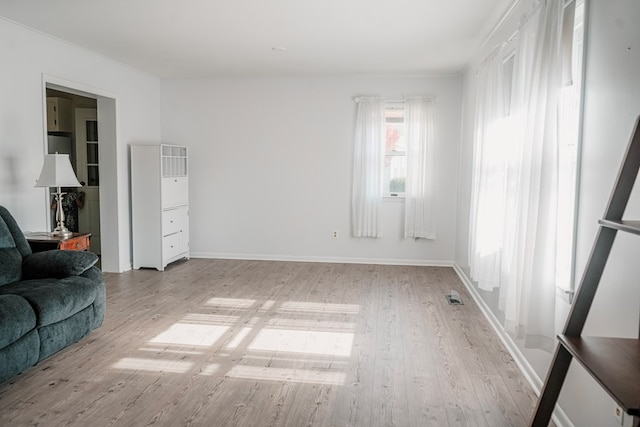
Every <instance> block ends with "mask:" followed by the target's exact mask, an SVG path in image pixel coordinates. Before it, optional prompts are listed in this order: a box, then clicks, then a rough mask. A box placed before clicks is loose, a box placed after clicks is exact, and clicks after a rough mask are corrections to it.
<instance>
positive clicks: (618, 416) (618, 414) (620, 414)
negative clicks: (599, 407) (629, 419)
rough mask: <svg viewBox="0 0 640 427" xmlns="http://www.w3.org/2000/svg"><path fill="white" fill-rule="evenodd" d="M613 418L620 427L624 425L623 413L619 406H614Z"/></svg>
mask: <svg viewBox="0 0 640 427" xmlns="http://www.w3.org/2000/svg"><path fill="white" fill-rule="evenodd" d="M613 416H614V417H616V420H618V422H619V423H620V425H621V426H623V425H624V411H623V410H622V408H621V407H620V406H618V405H615V406H614V407H613Z"/></svg>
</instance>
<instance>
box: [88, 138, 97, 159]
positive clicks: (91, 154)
mask: <svg viewBox="0 0 640 427" xmlns="http://www.w3.org/2000/svg"><path fill="white" fill-rule="evenodd" d="M87 163H94V164H97V163H98V144H93V143H88V144H87Z"/></svg>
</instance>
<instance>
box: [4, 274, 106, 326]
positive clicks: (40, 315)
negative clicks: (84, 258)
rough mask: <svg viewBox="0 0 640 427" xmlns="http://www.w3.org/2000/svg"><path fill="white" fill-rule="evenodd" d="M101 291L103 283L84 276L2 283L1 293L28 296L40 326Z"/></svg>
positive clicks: (85, 303)
mask: <svg viewBox="0 0 640 427" xmlns="http://www.w3.org/2000/svg"><path fill="white" fill-rule="evenodd" d="M101 291H102V284H101V283H99V282H94V281H93V280H91V279H88V278H86V277H82V276H69V277H65V278H64V279H59V280H57V279H35V280H21V281H20V282H16V283H9V284H7V285H4V286H0V295H2V294H4V295H7V294H13V295H19V296H20V297H22V298H24V299H25V300H27V302H28V303H29V305H30V306H31V308H32V309H33V311H34V312H35V314H36V318H37V323H36V326H37V327H38V328H40V327H42V326H46V325H51V324H53V323H56V322H59V321H61V320H64V319H67V318H69V317H71V316H73V315H74V314H76V313H78V312H80V311H82V310H84V309H85V308H87V307H89V306H90V305H91V304H93V303H94V302H95V301H96V299H99V298H100V295H101Z"/></svg>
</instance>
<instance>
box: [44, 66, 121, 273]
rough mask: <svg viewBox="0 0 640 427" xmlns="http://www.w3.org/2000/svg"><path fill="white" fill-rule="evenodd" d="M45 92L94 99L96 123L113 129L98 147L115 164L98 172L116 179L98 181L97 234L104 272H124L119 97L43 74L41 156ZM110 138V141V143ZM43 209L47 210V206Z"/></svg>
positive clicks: (45, 139) (45, 114)
mask: <svg viewBox="0 0 640 427" xmlns="http://www.w3.org/2000/svg"><path fill="white" fill-rule="evenodd" d="M47 88H51V89H55V90H60V91H63V92H67V93H71V94H75V95H80V96H84V97H88V98H92V99H96V101H97V103H98V107H97V110H98V121H102V122H106V123H107V125H112V129H111V131H110V132H108V135H109V136H108V137H107V138H106V139H105V141H104V142H105V144H103V145H102V146H101V147H102V149H103V150H104V149H105V147H109V154H110V156H104V152H103V153H101V154H100V156H101V159H104V158H105V157H111V158H112V159H113V161H114V164H113V165H110V166H109V167H105V168H103V169H101V172H102V173H103V174H104V173H105V172H107V173H113V176H114V178H115V179H114V180H101V182H102V184H101V190H100V227H101V231H100V234H101V237H102V243H103V245H102V269H103V271H105V272H123V271H125V270H124V269H125V268H126V263H127V262H128V261H125V260H121V259H120V258H121V257H120V252H121V250H120V248H122V247H123V245H127V244H129V242H130V241H131V237H130V236H122V232H123V224H125V223H128V222H129V221H130V218H129V215H127V217H126V218H121V216H120V208H121V207H122V202H121V200H120V196H121V194H123V191H126V190H123V189H124V188H125V183H123V182H121V181H122V180H121V179H119V174H118V171H119V168H120V167H122V165H120V164H119V163H118V159H119V156H120V149H121V148H120V147H119V144H118V141H119V140H120V129H119V125H118V123H119V122H120V121H119V120H118V115H119V114H120V112H119V108H118V103H119V100H118V95H117V94H115V93H113V92H110V91H107V90H104V89H100V88H97V87H93V86H90V85H87V84H84V83H79V82H75V81H71V80H66V79H64V78H60V77H56V76H53V75H50V74H47V73H42V97H43V134H44V142H43V147H44V152H46V150H47V124H46V117H47V110H46V108H47V106H46V101H47ZM105 102H106V103H108V104H109V105H110V106H111V105H112V106H113V108H111V107H108V108H105V107H104V106H103V107H101V103H105ZM103 105H104V104H103ZM107 110H109V111H107ZM111 110H113V111H111ZM105 117H107V118H108V120H105V119H104V118H105ZM110 137H111V138H112V139H109V138H110ZM107 188H110V190H111V191H108V190H107V191H105V190H106V189H107ZM46 206H47V207H48V204H47V205H46ZM107 209H108V211H107ZM106 218H110V222H111V227H110V228H108V229H107V230H104V229H103V227H104V225H105V219H106ZM105 243H106V244H105Z"/></svg>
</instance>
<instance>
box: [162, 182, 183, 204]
mask: <svg viewBox="0 0 640 427" xmlns="http://www.w3.org/2000/svg"><path fill="white" fill-rule="evenodd" d="M188 194H189V182H188V180H187V177H184V176H177V177H170V178H162V206H163V207H165V208H166V207H170V206H180V205H186V204H187V202H188V200H189V195H188Z"/></svg>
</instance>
